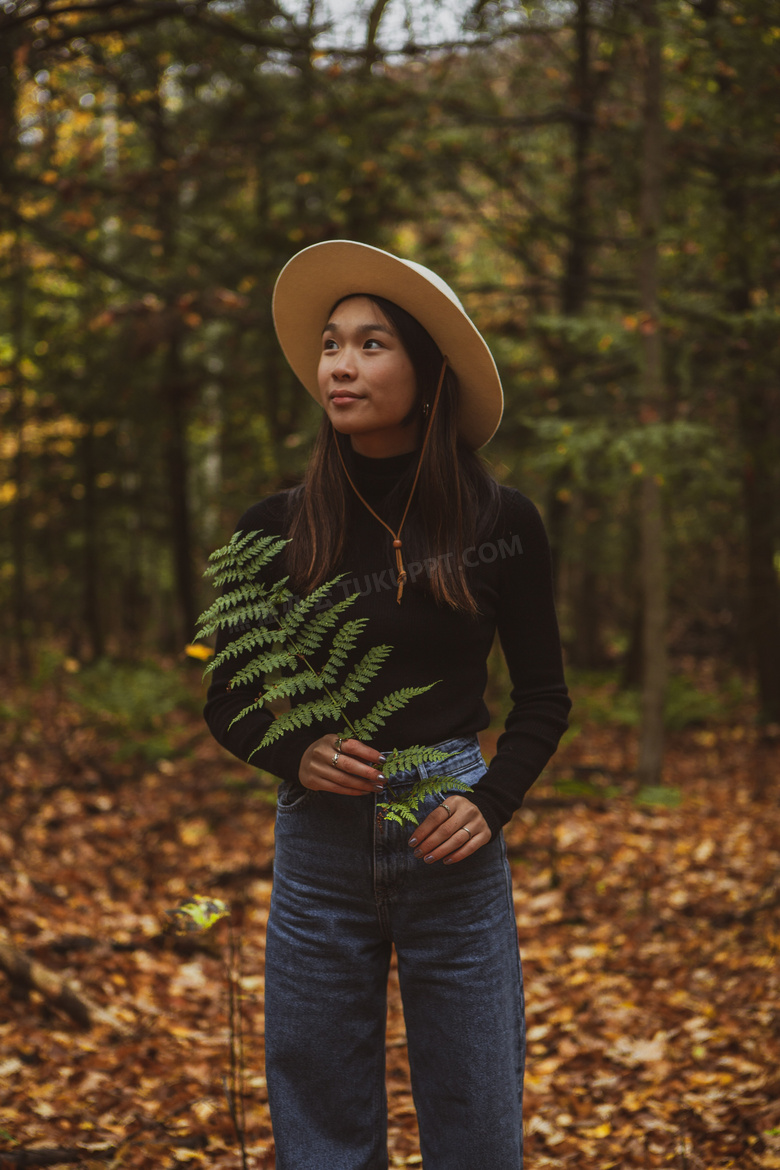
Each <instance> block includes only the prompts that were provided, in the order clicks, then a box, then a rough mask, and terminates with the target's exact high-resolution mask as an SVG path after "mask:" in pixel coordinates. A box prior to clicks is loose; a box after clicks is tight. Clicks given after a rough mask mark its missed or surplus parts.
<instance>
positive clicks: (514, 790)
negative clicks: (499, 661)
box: [464, 489, 571, 835]
mask: <svg viewBox="0 0 780 1170" xmlns="http://www.w3.org/2000/svg"><path fill="white" fill-rule="evenodd" d="M504 492H505V510H504V523H503V525H502V527H503V528H504V533H503V537H502V540H503V542H504V543H503V544H502V548H503V549H505V550H506V551H507V553H508V555H506V556H505V557H504V558H503V559H502V561H501V569H500V581H499V599H498V607H497V630H498V635H499V638H500V641H501V647H502V649H503V652H504V656H505V658H506V661H507V666H508V668H509V675H510V678H511V682H512V691H511V700H512V707H511V710H510V712H509V714H508V716H507V719H506V723H505V725H504V731H503V733H502V734H501V736H500V737H499V740H498V744H497V748H496V754H495V756H494V758H493V760H492V761H491V763H490V766H489V768H488V770H487V773H486V775H485V776H484V777H483V779H482V780H480V782H479V783H478V784H477V785H476V786H475V788H474V789H473V790H472V793H471V797H470V799H471V800H473V802H474V804H476V805H477V807H478V808H479V809H480V811H481V813H482V815H483V816H484V818H485V820H486V821H487V823H488V825H489V827H490V829H491V832H492V833H493V835H495V834H496V833H497V832H498V830H499V829H500V827H501V826H502V825H504V824H506V823H507V821H509V820H510V818H511V816H512V814H513V813H514V812H515V811H516V809H518V808H519V807H520V805H521V804H522V802H523V798H524V796H525V794H526V792H527V791H528V789H529V788H530V787H531V785H532V784H533V783H534V781H535V780H536V779H537V777H538V776H539V774H540V772H541V771H542V769H543V768H544V766H545V764H546V763H547V761H548V760H549V759H550V757H551V756H552V755H553V753H554V752H555V750H556V748H557V746H558V742H559V740H560V738H561V736H562V735H563V733H564V731H565V730H566V728H567V727H568V720H567V716H568V713H569V710H570V709H571V701H570V699H569V696H568V691H567V689H566V683H565V681H564V676H563V663H562V658H561V643H560V636H559V633H558V622H557V618H556V615H555V602H554V597H553V582H552V566H551V561H550V549H549V544H548V541H547V535H546V533H545V530H544V525H543V524H542V519H541V517H540V515H539V513H538V511H537V510H536V508H535V507H534V505H533V504H532V503H531V501H530V500H529V499H527V498H526V497H525V496H522V495H521V494H520V493H519V492H516V491H514V490H507V489H504ZM464 795H465V794H464Z"/></svg>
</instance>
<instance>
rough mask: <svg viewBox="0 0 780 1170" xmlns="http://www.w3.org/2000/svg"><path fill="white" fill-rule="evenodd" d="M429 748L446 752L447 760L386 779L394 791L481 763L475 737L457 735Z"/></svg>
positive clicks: (418, 767)
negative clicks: (430, 777) (428, 778)
mask: <svg viewBox="0 0 780 1170" xmlns="http://www.w3.org/2000/svg"><path fill="white" fill-rule="evenodd" d="M430 746H431V747H432V748H434V749H435V750H436V751H439V752H446V753H447V754H448V757H449V758H448V759H446V760H441V761H440V762H437V763H425V762H423V763H421V764H419V765H418V766H417V767H416V768H411V769H409V770H408V771H406V772H396V773H394V774H393V776H392V777H388V779H389V782H390V784H391V786H392V788H393V789H394V790H395V791H397V790H398V789H401V788H411V786H412V785H413V784H416V783H417V782H418V780H421V779H425V778H426V777H428V776H449V775H451V774H453V773H454V772H462V771H465V770H466V769H467V768H469V767H473V766H474V765H475V764H478V763H481V762H482V754H481V752H480V749H479V739H478V738H477V736H476V735H459V736H456V737H455V738H454V739H445V740H443V741H442V742H441V743H434V744H431V745H430ZM380 750H381V749H380ZM383 754H385V755H389V752H383ZM379 799H380V800H381V799H382V794H380V796H379Z"/></svg>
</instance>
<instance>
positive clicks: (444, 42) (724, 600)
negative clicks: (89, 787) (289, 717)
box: [0, 0, 780, 721]
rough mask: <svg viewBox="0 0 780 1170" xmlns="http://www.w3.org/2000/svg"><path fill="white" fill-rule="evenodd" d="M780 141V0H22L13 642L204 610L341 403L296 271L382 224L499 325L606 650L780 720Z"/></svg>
mask: <svg viewBox="0 0 780 1170" xmlns="http://www.w3.org/2000/svg"><path fill="white" fill-rule="evenodd" d="M779 147H780V5H778V3H777V2H776V0H697V2H689V0H674V2H668V3H667V2H665V0H548V2H546V3H529V4H522V3H518V2H515V0H479V2H477V3H471V4H467V3H463V4H462V5H460V6H459V5H458V4H448V5H441V4H437V3H436V0H424V2H422V3H420V4H418V5H416V6H414V14H413V15H411V16H410V15H408V13H407V15H406V17H405V16H404V6H403V5H402V4H397V3H394V2H393V0H374V2H373V3H372V4H366V3H364V4H362V5H360V4H358V5H354V6H352V5H349V4H348V3H346V2H345V3H340V4H338V5H336V6H335V7H334V8H333V9H332V10H331V9H329V8H328V7H327V6H326V5H325V3H324V2H323V3H321V2H320V0H308V2H306V3H304V2H303V0H300V2H298V3H289V4H284V3H276V2H275V0H208V2H207V0H186V2H180V0H137V2H134V3H117V2H115V0H90V2H89V3H82V4H76V3H71V2H70V0H18V2H17V0H6V3H4V4H3V5H2V6H0V272H1V274H2V275H1V279H0V417H1V418H2V438H1V439H0V503H1V504H2V512H1V513H0V517H1V518H0V625H2V628H3V637H4V641H5V645H6V648H7V650H6V658H7V659H8V658H9V657H10V658H11V659H12V661H14V662H15V663H16V664H17V665H18V666H19V667H21V668H22V669H29V668H30V666H31V664H34V662H35V661H36V654H37V653H38V652H39V651H40V648H41V647H42V646H44V645H46V646H49V647H51V646H52V645H55V644H56V645H57V646H59V647H60V649H61V651H62V653H63V654H65V655H68V656H70V658H72V659H73V660H74V663H75V662H80V663H85V662H89V661H91V660H96V659H101V658H103V657H104V656H107V655H109V656H115V657H116V656H119V657H122V658H128V657H132V656H135V657H139V656H143V655H146V654H154V653H156V652H160V651H163V652H168V653H170V652H176V653H178V652H180V651H181V649H182V648H183V646H184V645H185V644H186V643H187V642H188V641H189V640H190V638H191V637H192V631H193V625H194V618H195V616H196V613H197V612H198V610H199V608H201V602H202V601H204V600H206V597H205V595H204V594H203V592H202V590H203V586H202V585H201V584H200V573H201V570H202V566H203V563H204V559H205V556H206V554H207V552H208V551H209V550H210V549H211V548H213V547H214V546H215V545H217V544H219V543H222V542H223V540H224V538H225V537H226V535H227V534H228V533H229V532H230V531H232V526H233V523H234V521H235V518H236V517H237V516H238V515H239V514H240V512H241V511H242V509H243V508H244V507H245V506H246V505H247V503H248V502H249V501H252V500H254V499H256V498H259V497H260V496H262V495H263V494H264V493H266V492H269V491H272V490H274V489H276V488H278V487H279V486H280V485H285V484H289V483H291V482H294V481H295V480H297V479H298V477H299V476H300V475H301V472H302V469H303V467H304V462H305V458H306V451H307V449H308V444H309V440H310V438H311V436H312V434H313V431H314V428H315V426H316V421H317V418H316V415H317V410H316V407H314V406H313V404H312V403H311V402H310V400H309V396H308V395H307V394H304V393H302V392H301V390H300V388H299V387H298V386H297V384H296V382H295V380H294V378H293V376H292V374H291V372H290V371H289V369H288V368H287V367H286V364H285V362H284V359H283V358H282V356H281V354H280V352H279V350H278V346H277V343H276V341H275V338H274V334H273V329H272V325H271V318H270V294H271V290H272V287H273V282H274V279H275V277H276V275H277V273H278V271H279V269H280V268H281V267H282V265H283V264H284V262H285V261H286V260H287V259H288V258H289V256H290V255H291V254H293V253H294V252H295V251H296V250H298V249H299V248H300V247H303V246H305V245H307V244H311V243H314V242H316V241H318V240H322V239H327V238H332V237H336V238H339V237H348V238H353V239H358V240H362V241H365V242H367V243H371V244H375V245H378V246H380V247H387V248H389V249H391V250H397V251H399V252H400V253H402V254H404V255H407V256H409V257H411V258H414V259H417V260H419V261H421V262H423V263H425V264H429V265H431V266H432V267H433V268H435V269H436V270H437V271H439V272H440V273H442V274H443V275H444V276H445V277H446V278H447V279H448V280H449V281H450V282H451V283H452V284H453V286H454V287H455V288H456V289H457V290H458V292H459V293H460V295H461V297H462V299H463V301H464V303H465V304H466V306H467V308H468V310H469V312H470V313H471V314H472V316H473V318H474V320H475V321H476V323H477V324H478V326H479V327H480V328H481V329H482V330H483V331H484V333H485V334H486V336H487V337H488V339H489V341H490V343H491V345H492V347H493V349H494V352H495V354H496V356H497V360H498V363H499V366H500V369H501V373H502V376H503V379H504V385H505V389H506V400H507V405H506V414H505V418H504V423H503V426H502V428H501V431H500V432H499V435H498V436H497V438H496V439H495V440H494V441H493V443H491V445H490V447H489V448H488V450H487V457H488V459H489V460H490V461H491V463H492V464H493V466H494V467H495V469H496V473H497V474H498V476H499V478H501V479H503V480H505V481H507V482H510V483H513V484H515V485H517V486H519V487H521V489H523V490H524V491H526V492H527V494H529V495H531V496H532V497H533V498H534V499H535V500H536V501H537V502H538V504H539V505H540V507H541V508H542V511H543V513H544V515H545V519H546V522H547V525H548V529H549V533H550V539H551V542H552V546H553V551H554V558H555V567H556V577H557V583H558V591H559V605H560V612H561V618H562V624H563V631H564V637H565V643H566V650H567V658H568V662H569V664H570V666H571V667H572V668H574V669H575V671H576V670H581V671H598V670H604V669H613V670H617V671H619V678H620V680H621V682H622V683H623V684H625V685H631V684H636V683H638V682H639V680H640V679H641V677H642V661H643V654H642V646H643V642H644V644H645V645H647V646H649V649H650V650H651V651H653V650H657V649H658V648H659V647H663V646H664V645H668V647H669V649H670V651H671V653H672V655H673V656H675V658H674V661H675V662H679V661H681V660H682V659H681V657H680V656H686V659H685V660H686V661H687V662H690V661H694V660H696V659H698V658H703V657H706V658H708V659H710V660H712V659H714V660H715V661H716V662H717V664H718V671H719V675H720V677H721V678H722V679H723V680H727V679H729V678H731V677H732V676H734V675H739V676H741V677H742V678H743V679H746V680H749V681H750V685H752V684H753V683H754V684H755V687H756V690H757V694H758V699H759V708H760V713H761V716H762V717H763V718H764V719H765V720H768V721H778V720H780V587H779V585H778V555H779V554H778V549H779V548H780V512H779V510H778V500H780V491H779V490H778V489H779V488H780V459H778V452H779V451H780V376H779V374H778V371H780V327H779V326H780V197H779V196H780V149H779ZM664 554H665V555H664ZM648 610H649V611H650V612H648ZM648 622H649V624H648ZM643 631H644V635H643ZM645 658H647V655H645ZM663 671H664V664H663V662H659V663H658V664H657V666H656V682H657V683H658V680H659V679H662V677H663ZM659 672H660V673H659ZM672 673H673V675H674V679H673V681H674V682H675V684H679V678H678V677H677V676H678V675H679V670H678V669H677V668H676V667H675V668H674V669H673V671H672Z"/></svg>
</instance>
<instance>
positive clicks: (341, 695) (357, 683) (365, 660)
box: [334, 646, 393, 707]
mask: <svg viewBox="0 0 780 1170" xmlns="http://www.w3.org/2000/svg"><path fill="white" fill-rule="evenodd" d="M392 649H393V647H392V646H372V647H371V649H370V650H368V651H367V652H366V653H365V654H364V655H363V657H362V658H361V659H360V662H358V664H357V666H354V667H353V668H352V670H351V671H350V672H349V674H348V675H347V677H346V678H345V679H344V682H343V683H342V684H341V686H340V687H339V688H338V690H337V691H335V692H334V695H335V697H336V699H337V701H338V702H339V703H340V705H341V706H342V707H346V706H347V705H348V704H349V703H355V702H357V700H358V699H359V698H360V695H361V692H362V691H364V690H365V689H366V687H367V686H368V684H369V683H370V682H371V681H372V680H373V679H375V678H376V676H377V675H378V674H379V671H380V668H381V666H382V663H383V662H384V661H385V659H386V658H387V657H388V655H389V654H390V653H391V652H392Z"/></svg>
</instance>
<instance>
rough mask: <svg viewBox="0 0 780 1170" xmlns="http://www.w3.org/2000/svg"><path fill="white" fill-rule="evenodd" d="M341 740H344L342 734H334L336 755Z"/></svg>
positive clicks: (339, 748) (339, 749)
mask: <svg viewBox="0 0 780 1170" xmlns="http://www.w3.org/2000/svg"><path fill="white" fill-rule="evenodd" d="M343 742H344V737H343V735H337V736H336V743H335V748H336V755H338V753H339V752H340V751H341V745H342V743H343Z"/></svg>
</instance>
